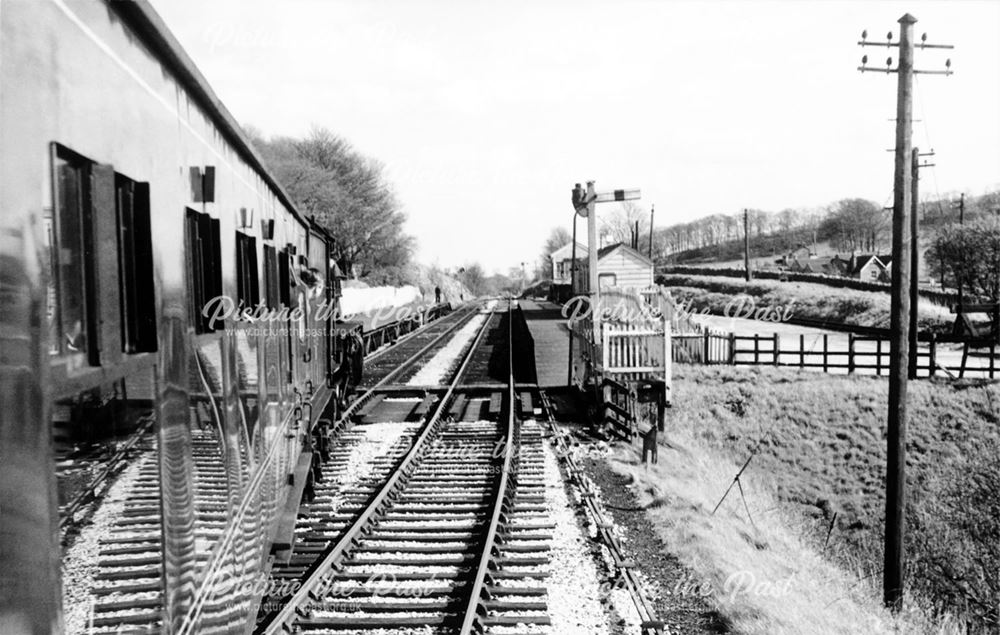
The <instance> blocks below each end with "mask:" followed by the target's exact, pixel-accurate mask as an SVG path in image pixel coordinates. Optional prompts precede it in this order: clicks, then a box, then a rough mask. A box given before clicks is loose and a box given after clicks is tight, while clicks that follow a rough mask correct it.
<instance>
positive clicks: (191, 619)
mask: <svg viewBox="0 0 1000 635" xmlns="http://www.w3.org/2000/svg"><path fill="white" fill-rule="evenodd" d="M475 313H476V312H475V311H474V310H473V311H471V313H470V316H469V318H468V319H471V317H472V316H474V315H475ZM467 321H468V320H467V319H465V320H459V322H460V323H463V324H464V323H465V322H467ZM488 323H489V320H486V322H485V323H484V324H488ZM454 328H457V327H454ZM454 328H450V329H449V330H448V331H446V332H445V333H443V334H442V335H441V336H439V337H437V338H435V340H434V342H432V343H431V344H429V345H428V346H426V347H424V348H423V349H421V351H420V352H418V353H417V354H416V355H414V356H413V357H411V358H410V359H408V360H406V362H407V363H409V362H412V361H413V359H414V358H415V357H418V356H419V355H421V354H423V353H424V352H426V349H427V348H429V347H430V346H432V345H433V344H434V343H435V342H437V341H439V340H440V338H441V337H443V336H444V335H446V334H448V333H451V332H452V331H453V330H454ZM477 341H478V340H477ZM371 394H372V392H371V391H368V392H366V393H365V394H364V395H363V396H362V397H361V398H359V399H357V400H355V401H354V402H353V403H352V404H351V405H350V406H349V407H348V408H347V409H346V410H345V411H344V413H343V414H342V415H341V417H340V418H339V419H338V420H337V422H336V423H335V424H334V426H333V431H334V432H337V431H338V430H339V429H341V428H342V427H343V425H344V423H345V422H346V421H348V420H349V417H350V415H351V414H352V412H353V411H354V409H356V408H357V407H358V406H360V405H361V404H362V403H363V402H364V401H365V400H366V399H367V398H369V397H370V396H371ZM292 422H293V418H292V417H291V416H289V417H286V418H285V420H284V421H283V422H282V424H281V427H280V428H279V429H278V431H277V432H276V433H275V438H280V437H281V436H282V435H286V434H287V433H288V432H289V431H290V430H292V429H294V428H293V426H292ZM297 425H298V424H296V426H297ZM280 446H281V444H280V443H273V444H272V445H271V447H270V449H269V450H268V453H267V455H266V456H265V457H264V460H263V461H262V462H261V463H260V464H259V467H258V469H257V470H256V472H255V473H254V475H253V478H252V479H251V481H250V483H249V484H248V485H247V487H246V488H245V490H244V491H245V492H246V495H244V497H243V500H242V501H241V503H240V507H239V509H238V510H237V512H236V514H235V517H236V518H243V517H245V515H246V514H247V511H248V508H249V505H250V503H251V500H252V496H251V495H250V493H252V492H256V491H258V490H259V488H260V487H261V483H262V482H263V480H264V478H265V476H266V474H267V473H268V470H267V469H261V468H263V466H266V465H268V464H270V463H271V461H272V460H273V459H274V457H275V456H276V455H277V453H278V449H279V447H280ZM239 531H240V530H239V528H238V527H237V526H235V525H234V526H232V527H231V528H230V529H229V530H227V531H226V532H225V533H224V534H223V535H222V536H221V537H220V539H219V542H218V544H217V545H216V547H215V550H216V551H223V550H226V549H228V548H229V545H231V544H232V542H233V541H234V540H235V539H236V536H237V534H238V533H239ZM220 566H221V560H216V559H213V560H212V561H211V564H210V565H209V568H208V570H206V571H205V572H204V573H203V574H202V578H201V583H200V585H199V586H198V590H197V592H196V593H195V596H194V597H195V600H194V603H193V605H192V608H191V609H190V610H189V611H188V614H187V615H186V616H185V619H184V622H183V623H182V624H181V628H180V629H179V630H178V633H179V635H185V634H186V633H190V632H191V631H192V630H193V628H194V623H195V622H196V620H197V619H198V618H199V617H200V616H201V612H202V610H203V608H204V605H205V602H206V599H207V597H208V589H209V586H210V585H211V584H212V583H213V582H212V581H213V577H214V576H215V575H216V573H217V570H218V568H219V567H220Z"/></svg>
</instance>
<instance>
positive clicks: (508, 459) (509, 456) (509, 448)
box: [460, 298, 520, 635]
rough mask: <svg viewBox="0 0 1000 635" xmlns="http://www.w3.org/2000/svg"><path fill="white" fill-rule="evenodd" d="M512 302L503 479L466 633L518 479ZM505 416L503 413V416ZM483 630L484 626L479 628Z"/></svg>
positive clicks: (471, 595) (464, 622)
mask: <svg viewBox="0 0 1000 635" xmlns="http://www.w3.org/2000/svg"><path fill="white" fill-rule="evenodd" d="M512 309H513V302H512V301H511V300H510V299H509V298H508V300H507V314H508V319H507V369H508V375H507V417H506V426H505V430H504V452H503V465H502V466H501V470H500V482H499V483H498V484H497V488H496V496H495V497H494V498H493V513H492V515H491V517H490V524H489V528H488V529H487V532H486V538H485V540H484V541H483V549H482V553H481V554H480V556H479V563H478V564H477V566H476V574H475V578H474V579H473V582H472V588H471V589H470V592H469V601H468V604H467V606H466V609H465V617H464V619H463V620H462V629H461V631H460V633H461V635H467V634H469V633H471V632H472V631H473V629H474V628H476V625H477V624H476V623H477V621H478V619H479V616H480V608H481V606H482V600H483V598H482V594H483V590H484V588H485V586H486V576H487V574H488V573H489V570H490V565H491V564H492V562H493V553H494V548H495V547H496V539H497V531H498V529H499V527H500V523H501V522H502V521H503V519H504V507H505V506H506V503H507V501H508V496H509V495H510V493H511V492H510V490H511V489H512V488H513V487H514V486H515V485H516V484H515V479H514V478H512V477H511V468H512V465H514V464H515V461H516V459H517V453H518V450H517V449H516V448H515V447H514V445H515V443H516V442H517V438H518V436H519V432H520V428H519V427H518V426H517V422H516V420H515V417H514V337H513V326H512V324H513V322H514V320H513V319H511V312H512ZM503 418H504V417H503V416H502V415H501V419H503ZM480 630H481V629H480Z"/></svg>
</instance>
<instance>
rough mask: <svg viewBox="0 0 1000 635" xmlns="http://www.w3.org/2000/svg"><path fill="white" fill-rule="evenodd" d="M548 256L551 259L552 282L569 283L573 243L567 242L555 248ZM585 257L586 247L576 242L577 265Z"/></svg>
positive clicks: (571, 269)
mask: <svg viewBox="0 0 1000 635" xmlns="http://www.w3.org/2000/svg"><path fill="white" fill-rule="evenodd" d="M549 258H550V259H551V260H552V283H553V284H569V282H570V274H571V272H572V271H573V243H572V242H568V243H566V244H565V245H563V246H562V247H560V248H559V249H556V250H555V251H553V252H552V253H551V254H549ZM586 259H587V247H586V246H584V245H581V244H580V243H577V244H576V260H577V267H578V268H579V266H580V265H579V263H580V262H582V261H585V260H586Z"/></svg>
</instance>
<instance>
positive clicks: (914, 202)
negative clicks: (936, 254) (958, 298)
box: [909, 148, 934, 379]
mask: <svg viewBox="0 0 1000 635" xmlns="http://www.w3.org/2000/svg"><path fill="white" fill-rule="evenodd" d="M931 156H934V151H933V150H931V151H930V152H924V153H921V152H920V150H919V149H918V148H913V156H912V158H911V159H910V162H911V163H912V165H913V176H912V186H911V187H912V192H911V193H910V244H911V245H912V248H911V249H910V272H911V274H912V275H911V276H910V309H911V311H910V351H911V353H910V370H909V376H910V379H916V378H917V366H918V365H919V364H918V362H919V358H918V355H917V340H918V333H917V318H918V314H919V313H920V306H919V300H920V238H919V223H920V218H919V211H920V209H919V206H920V204H919V200H920V197H919V193H920V168H929V167H931V166H932V165H934V164H933V163H924V164H923V165H921V164H920V157H931Z"/></svg>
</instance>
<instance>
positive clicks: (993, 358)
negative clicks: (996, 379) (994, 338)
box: [990, 342, 997, 379]
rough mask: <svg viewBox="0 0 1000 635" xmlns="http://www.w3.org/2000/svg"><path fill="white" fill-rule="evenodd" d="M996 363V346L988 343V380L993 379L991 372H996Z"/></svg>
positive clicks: (993, 343)
mask: <svg viewBox="0 0 1000 635" xmlns="http://www.w3.org/2000/svg"><path fill="white" fill-rule="evenodd" d="M996 361H997V345H996V343H995V342H992V343H990V379H993V371H994V370H996Z"/></svg>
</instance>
